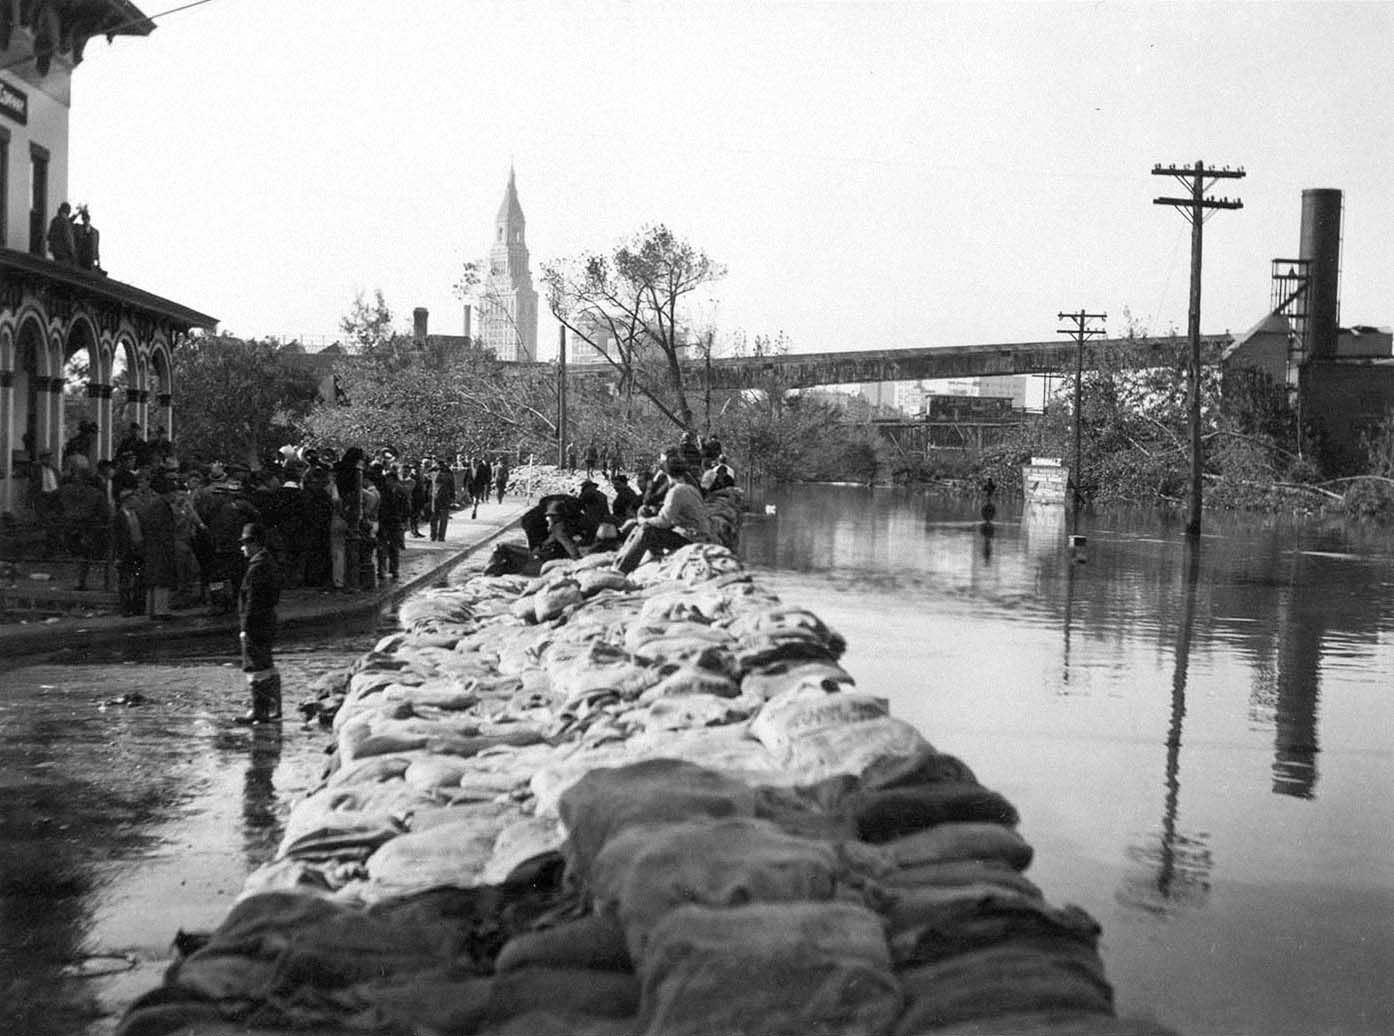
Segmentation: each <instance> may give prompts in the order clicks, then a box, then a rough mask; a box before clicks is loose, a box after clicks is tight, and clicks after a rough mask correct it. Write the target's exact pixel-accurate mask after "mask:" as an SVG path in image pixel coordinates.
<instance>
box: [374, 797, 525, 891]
mask: <svg viewBox="0 0 1394 1036" xmlns="http://www.w3.org/2000/svg"><path fill="white" fill-rule="evenodd" d="M504 826H505V824H504V823H503V822H502V821H501V819H500V818H499V817H494V816H490V817H469V818H466V819H463V820H457V821H454V822H452V823H447V824H439V825H437V826H434V827H431V828H428V829H427V830H425V831H413V832H409V833H407V834H403V835H399V836H398V837H396V838H394V839H392V840H391V841H390V842H387V843H385V844H384V845H383V846H382V847H381V848H379V849H378V850H377V851H376V852H375V853H373V855H371V856H369V857H368V859H367V862H366V863H365V867H366V869H367V872H368V878H369V881H370V882H371V884H373V885H375V886H377V891H378V892H379V893H380V894H383V895H402V894H405V893H408V892H412V891H417V890H420V889H427V888H431V887H432V886H435V885H453V886H456V887H458V888H472V887H473V886H475V885H477V884H479V883H480V881H479V878H480V875H481V874H482V873H483V870H484V867H485V865H486V864H487V863H488V862H489V856H490V854H491V853H492V852H493V848H494V841H495V839H497V838H498V835H499V832H500V831H501V830H502V829H503V828H504Z"/></svg>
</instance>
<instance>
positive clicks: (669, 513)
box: [614, 449, 712, 574]
mask: <svg viewBox="0 0 1394 1036" xmlns="http://www.w3.org/2000/svg"><path fill="white" fill-rule="evenodd" d="M663 469H664V471H665V472H666V473H667V475H668V480H669V481H668V489H667V491H666V492H665V493H664V494H663V503H662V505H661V506H660V507H659V509H658V513H657V514H655V515H653V516H652V517H640V518H636V519H635V520H634V524H633V526H632V527H631V528H630V530H629V537H628V539H626V540H625V541H624V545H623V546H622V547H621V548H620V553H619V557H617V558H616V559H615V565H614V567H615V570H616V571H618V572H623V573H625V574H628V573H630V572H633V571H634V570H635V569H636V568H638V567H639V563H640V562H641V561H643V560H644V555H645V554H647V553H649V552H650V551H652V552H654V553H655V554H666V553H667V552H668V551H672V550H677V549H678V548H679V547H685V546H687V545H688V544H689V543H710V542H711V538H712V537H711V526H710V524H709V523H708V521H707V508H706V505H705V504H704V503H703V502H702V491H701V489H699V488H698V486H697V483H696V481H695V478H694V474H695V473H694V472H693V471H692V470H691V469H690V468H689V467H688V464H687V461H686V459H684V457H683V454H682V452H681V450H678V449H670V450H668V451H667V452H665V453H664V455H663Z"/></svg>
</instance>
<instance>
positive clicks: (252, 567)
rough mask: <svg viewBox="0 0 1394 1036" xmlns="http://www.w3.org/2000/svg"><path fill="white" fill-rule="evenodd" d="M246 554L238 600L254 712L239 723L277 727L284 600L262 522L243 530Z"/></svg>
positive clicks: (243, 656) (252, 710) (278, 570)
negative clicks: (279, 609) (276, 654)
mask: <svg viewBox="0 0 1394 1036" xmlns="http://www.w3.org/2000/svg"><path fill="white" fill-rule="evenodd" d="M241 543H242V554H243V556H244V557H245V558H246V559H247V573H246V575H244V576H243V577H242V587H241V591H240V593H239V594H238V598H237V617H238V622H239V627H240V633H239V636H240V638H241V641H242V671H243V672H244V673H246V674H247V687H248V689H249V690H250V691H251V695H252V708H251V711H250V712H248V713H247V714H246V715H244V716H239V717H238V718H237V722H238V723H275V722H279V721H280V719H281V674H280V673H278V672H276V663H275V662H274V661H273V660H272V658H271V648H272V644H273V642H274V641H275V639H276V605H277V603H278V602H279V601H280V599H281V572H280V569H278V568H277V567H276V559H275V558H274V557H272V555H271V551H269V550H268V549H267V547H266V528H265V526H263V525H262V524H261V523H259V522H248V523H247V524H246V525H244V526H243V527H242V540H241Z"/></svg>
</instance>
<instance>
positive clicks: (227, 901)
mask: <svg viewBox="0 0 1394 1036" xmlns="http://www.w3.org/2000/svg"><path fill="white" fill-rule="evenodd" d="M372 637H373V631H372V628H371V627H368V628H366V629H364V630H362V631H360V632H358V633H343V634H340V633H335V634H333V635H332V636H328V637H322V638H318V639H317V638H314V637H311V638H309V639H307V640H302V641H301V642H299V643H296V644H293V645H287V647H286V649H285V650H284V651H282V652H280V653H279V664H280V667H281V669H282V671H283V672H284V673H285V678H286V688H287V691H286V705H287V710H288V712H287V722H286V723H285V724H284V727H283V729H281V730H277V729H275V728H257V729H255V730H253V729H249V728H247V727H241V726H237V725H236V724H234V723H233V722H232V720H233V717H235V716H237V715H238V714H240V713H241V712H242V711H244V709H245V700H244V699H245V697H246V690H245V682H244V679H243V677H242V674H241V672H240V670H239V669H238V668H237V667H236V666H235V665H233V664H232V657H233V655H232V650H231V647H229V646H228V645H220V644H219V643H218V642H216V641H208V640H205V641H202V642H197V643H193V644H179V643H170V644H164V645H158V646H156V647H155V648H154V649H153V650H152V651H151V652H150V654H149V656H148V657H146V658H143V659H139V660H135V659H129V658H127V659H121V658H119V657H113V658H106V659H99V658H88V659H84V660H83V661H82V663H81V664H77V665H49V664H45V665H34V666H22V667H17V668H10V669H8V670H6V671H0V685H3V687H4V694H3V695H0V759H3V767H2V768H0V773H3V776H2V777H0V975H3V976H4V984H5V989H4V993H5V996H4V1003H3V1006H0V1031H4V1032H13V1033H26V1034H35V1036H47V1034H53V1036H59V1034H64V1036H72V1034H76V1033H82V1034H87V1036H104V1034H106V1033H110V1032H111V1031H113V1030H114V1029H115V1026H116V1022H117V1021H118V1019H119V1012H120V1010H122V1009H123V1008H124V1006H125V1004H126V1003H128V1002H129V1001H130V1000H131V999H132V998H134V997H135V996H138V995H139V994H141V993H143V992H146V991H147V990H149V989H151V988H153V987H154V986H156V985H158V983H159V980H160V975H161V973H162V971H163V968H164V967H165V965H166V964H167V963H168V960H169V958H170V955H171V953H170V945H171V941H172V938H173V936H174V934H175V933H176V932H177V931H178V930H179V929H181V928H183V929H185V930H188V931H196V930H200V929H209V928H212V927H214V926H216V925H217V924H218V923H219V922H220V921H221V920H222V918H223V916H224V915H225V914H226V913H227V911H228V909H229V908H230V907H231V905H232V901H233V899H234V897H235V896H236V895H237V894H238V893H239V892H240V891H241V889H242V884H243V881H244V880H245V878H246V876H247V874H248V873H249V872H250V871H251V870H253V869H254V868H256V867H257V866H259V865H260V864H261V863H263V862H265V861H266V860H267V859H269V858H270V856H271V855H272V854H273V853H274V852H275V849H276V846H277V844H278V843H279V841H280V837H281V829H282V823H283V821H284V818H285V816H286V814H287V812H288V811H289V809H290V807H291V805H292V804H293V803H294V802H295V801H296V800H297V799H298V798H300V797H301V796H302V795H303V794H304V793H305V792H306V791H307V790H308V789H309V788H310V787H311V786H313V784H314V783H315V782H316V781H317V779H318V777H319V774H320V771H321V769H322V768H323V765H324V760H325V755H324V748H325V746H326V745H327V744H328V743H329V738H328V736H327V735H326V733H325V732H324V731H323V730H321V729H320V728H319V727H318V726H315V727H310V728H303V727H302V726H301V725H300V724H299V723H298V722H297V719H298V716H297V715H296V714H295V710H294V705H295V704H296V703H297V702H298V701H299V700H301V698H302V697H304V694H303V689H304V687H305V686H306V685H307V684H308V683H309V682H310V681H311V680H313V679H314V678H315V677H316V676H318V675H320V674H321V673H323V672H325V671H326V670H328V669H331V668H335V667H337V666H340V665H344V664H346V663H347V662H349V661H351V660H352V659H353V658H355V657H356V656H357V655H359V654H361V653H362V652H363V651H364V650H365V649H366V648H367V647H368V646H370V643H371V640H372ZM220 646H222V647H228V650H227V651H222V652H219V651H218V648H219V647H220ZM233 646H235V645H233Z"/></svg>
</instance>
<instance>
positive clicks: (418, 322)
mask: <svg viewBox="0 0 1394 1036" xmlns="http://www.w3.org/2000/svg"><path fill="white" fill-rule="evenodd" d="M428 316H430V311H429V310H428V309H427V308H426V307H425V306H417V307H416V308H415V309H413V310H412V311H411V337H412V339H413V340H414V341H415V342H416V344H417V345H418V346H423V345H425V344H426V318H427V317H428Z"/></svg>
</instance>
